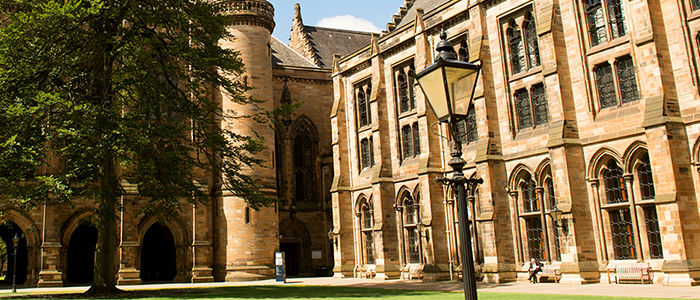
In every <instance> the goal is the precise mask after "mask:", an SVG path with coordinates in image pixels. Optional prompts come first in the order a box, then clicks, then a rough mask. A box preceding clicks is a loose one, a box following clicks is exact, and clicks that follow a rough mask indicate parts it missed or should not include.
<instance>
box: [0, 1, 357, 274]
mask: <svg viewBox="0 0 700 300" xmlns="http://www.w3.org/2000/svg"><path fill="white" fill-rule="evenodd" d="M226 2H227V3H226V4H227V5H229V8H230V9H229V13H230V15H231V25H230V26H229V27H228V29H229V30H230V31H231V33H233V35H234V36H235V37H236V39H235V40H234V41H226V42H224V43H225V44H224V47H231V48H234V49H237V50H239V51H240V53H241V57H242V59H243V61H244V63H245V65H246V70H247V71H246V73H245V74H244V77H243V80H246V82H247V83H248V84H249V85H251V86H253V87H254V88H255V89H254V90H253V91H252V92H251V94H252V95H253V96H254V97H255V98H257V99H262V100H267V102H265V104H263V105H264V106H265V108H267V109H271V108H273V107H276V106H278V105H280V103H281V102H288V103H300V104H301V106H300V107H299V108H298V109H297V110H296V111H295V114H294V116H293V117H292V118H291V119H289V120H285V122H284V123H285V125H286V126H281V127H279V128H277V129H271V128H270V127H269V126H268V125H262V126H261V125H258V124H248V123H245V124H243V123H232V124H223V125H222V126H234V127H236V128H237V129H238V130H240V131H241V132H249V131H251V130H254V131H256V132H257V133H259V134H263V135H264V136H266V137H267V139H266V142H267V145H266V146H267V150H266V151H264V152H263V153H261V154H260V157H262V158H264V159H265V160H266V161H268V163H267V166H266V167H265V168H261V169H256V170H253V171H254V172H255V174H256V176H258V178H259V179H260V181H261V182H262V183H263V184H264V185H265V186H266V187H267V188H266V190H265V192H267V193H270V194H273V195H277V196H279V198H280V199H281V202H280V203H279V205H277V206H275V207H270V208H263V209H261V210H260V211H255V210H252V209H250V208H249V207H247V206H246V204H245V202H244V201H243V200H241V199H238V198H237V197H235V196H233V195H231V194H229V193H227V192H225V191H222V190H220V189H219V188H217V187H216V185H215V184H214V182H215V178H216V176H215V174H213V173H212V172H211V171H210V170H201V171H200V172H199V173H198V176H197V177H198V178H197V183H198V184H200V186H201V187H202V189H203V190H206V191H208V192H209V194H210V195H211V202H210V203H209V205H207V206H197V207H193V206H192V205H190V204H187V203H186V202H183V205H184V206H183V208H184V209H183V211H182V212H181V213H180V214H179V215H178V216H176V217H174V218H172V219H171V220H170V221H168V222H167V223H159V222H158V220H157V219H155V218H152V217H149V216H144V215H136V214H134V212H135V211H136V210H137V209H138V208H139V207H141V206H142V205H143V203H144V202H143V201H144V200H143V199H141V198H140V197H139V195H138V189H137V187H136V186H134V185H133V184H130V183H129V178H128V170H124V171H125V172H124V174H125V176H124V178H123V180H122V182H123V186H124V189H125V191H126V192H127V193H126V194H125V195H124V196H123V198H122V203H121V204H122V205H123V207H124V211H123V212H122V213H121V216H120V221H119V222H120V224H119V232H118V234H119V248H118V253H117V257H116V258H115V259H117V260H118V263H119V264H118V265H119V271H118V274H117V276H118V284H139V283H141V282H142V281H148V280H159V281H162V280H172V281H177V282H187V281H189V282H207V281H215V280H216V281H224V280H226V281H240V280H254V279H262V278H270V277H271V276H273V274H274V261H273V257H274V251H279V250H282V251H286V252H287V270H288V274H289V275H306V276H310V275H317V274H319V273H317V269H320V270H323V269H324V268H325V269H330V268H331V266H332V252H331V250H330V243H329V242H328V236H327V232H328V231H329V229H330V227H331V210H330V205H329V203H330V194H329V192H328V190H329V189H330V184H331V182H332V173H333V172H332V164H331V163H330V153H331V149H330V123H329V121H328V116H329V115H330V111H331V107H332V103H333V88H332V81H331V76H330V75H331V73H330V69H328V68H322V67H320V66H319V65H317V64H315V63H314V62H313V61H312V60H310V59H309V58H305V57H304V56H302V55H301V54H299V53H297V52H296V51H294V50H292V49H291V48H289V47H287V46H285V45H284V44H283V43H282V42H280V41H279V40H277V39H275V38H274V37H271V35H270V34H271V32H272V30H273V28H274V26H275V24H274V21H273V15H274V8H273V6H272V4H270V3H269V2H267V1H264V0H233V1H226ZM299 20H301V17H300V16H299ZM366 42H367V43H368V42H369V38H367V41H366ZM312 50H313V49H312ZM331 50H332V49H331ZM311 53H312V54H313V52H311ZM219 98H221V97H219ZM221 100H222V105H224V109H233V110H237V111H244V110H245V109H250V108H247V107H237V106H231V104H230V103H229V102H227V101H224V100H225V99H221ZM93 210H94V207H93V204H92V202H91V201H80V202H78V203H76V205H75V207H70V206H67V205H51V204H47V205H45V206H43V207H40V208H37V209H35V210H32V211H31V212H30V213H29V214H27V215H23V214H20V213H19V212H18V211H16V210H11V212H10V215H9V219H10V220H9V221H10V222H11V223H10V225H9V226H2V227H0V236H1V237H2V239H3V241H4V242H5V244H6V245H8V249H10V251H9V252H12V251H13V249H12V238H13V237H14V236H15V234H18V235H20V236H22V237H23V238H22V239H21V240H20V244H19V247H18V256H17V275H18V276H17V282H18V283H19V284H22V283H24V285H32V286H34V285H36V286H40V287H45V286H61V285H65V284H75V283H89V282H91V281H92V268H93V259H92V257H93V253H94V249H95V242H96V234H97V233H96V232H97V231H96V229H95V228H94V226H91V225H90V218H91V216H92V211H93ZM9 262H10V265H9V268H8V270H9V273H8V276H7V277H6V278H8V280H12V270H13V265H12V263H13V260H10V261H9ZM319 275H322V274H319Z"/></svg>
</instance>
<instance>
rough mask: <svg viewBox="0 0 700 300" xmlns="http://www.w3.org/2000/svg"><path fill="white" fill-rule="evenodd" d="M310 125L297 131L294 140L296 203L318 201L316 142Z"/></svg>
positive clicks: (302, 126) (303, 125) (303, 126)
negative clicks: (315, 162)
mask: <svg viewBox="0 0 700 300" xmlns="http://www.w3.org/2000/svg"><path fill="white" fill-rule="evenodd" d="M308 126H309V125H308V124H302V125H301V126H299V127H298V128H297V130H296V135H295V138H294V174H295V177H296V199H295V200H296V202H310V203H313V202H315V201H316V192H315V191H316V172H315V164H314V161H315V157H316V155H315V149H314V148H315V144H314V143H315V141H316V138H315V137H314V135H313V133H312V132H311V129H310V128H309V127H308Z"/></svg>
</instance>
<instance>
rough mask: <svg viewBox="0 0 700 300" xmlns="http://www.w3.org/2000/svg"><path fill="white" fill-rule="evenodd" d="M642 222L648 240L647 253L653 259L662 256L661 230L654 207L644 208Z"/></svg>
mask: <svg viewBox="0 0 700 300" xmlns="http://www.w3.org/2000/svg"><path fill="white" fill-rule="evenodd" d="M644 222H645V223H646V228H647V240H649V255H650V256H651V258H653V259H661V258H664V251H663V244H662V242H661V231H660V230H659V218H658V217H657V216H656V207H654V206H649V207H645V208H644Z"/></svg>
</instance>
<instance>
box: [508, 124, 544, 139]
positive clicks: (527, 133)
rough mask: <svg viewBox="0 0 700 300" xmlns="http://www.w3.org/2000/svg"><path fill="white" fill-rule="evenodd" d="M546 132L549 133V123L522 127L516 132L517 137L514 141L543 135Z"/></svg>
mask: <svg viewBox="0 0 700 300" xmlns="http://www.w3.org/2000/svg"><path fill="white" fill-rule="evenodd" d="M544 134H549V123H545V124H540V125H537V126H535V127H528V128H525V129H521V130H519V131H518V132H517V133H516V134H515V139H514V140H513V141H514V142H517V141H522V140H528V139H530V138H533V137H537V136H541V135H544Z"/></svg>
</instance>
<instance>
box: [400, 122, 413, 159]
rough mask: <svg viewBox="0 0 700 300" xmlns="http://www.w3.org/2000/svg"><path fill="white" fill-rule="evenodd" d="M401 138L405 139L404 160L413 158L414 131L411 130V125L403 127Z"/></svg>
mask: <svg viewBox="0 0 700 300" xmlns="http://www.w3.org/2000/svg"><path fill="white" fill-rule="evenodd" d="M401 137H402V139H403V141H402V142H403V158H404V159H406V158H409V157H413V129H411V125H404V126H403V127H401Z"/></svg>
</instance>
